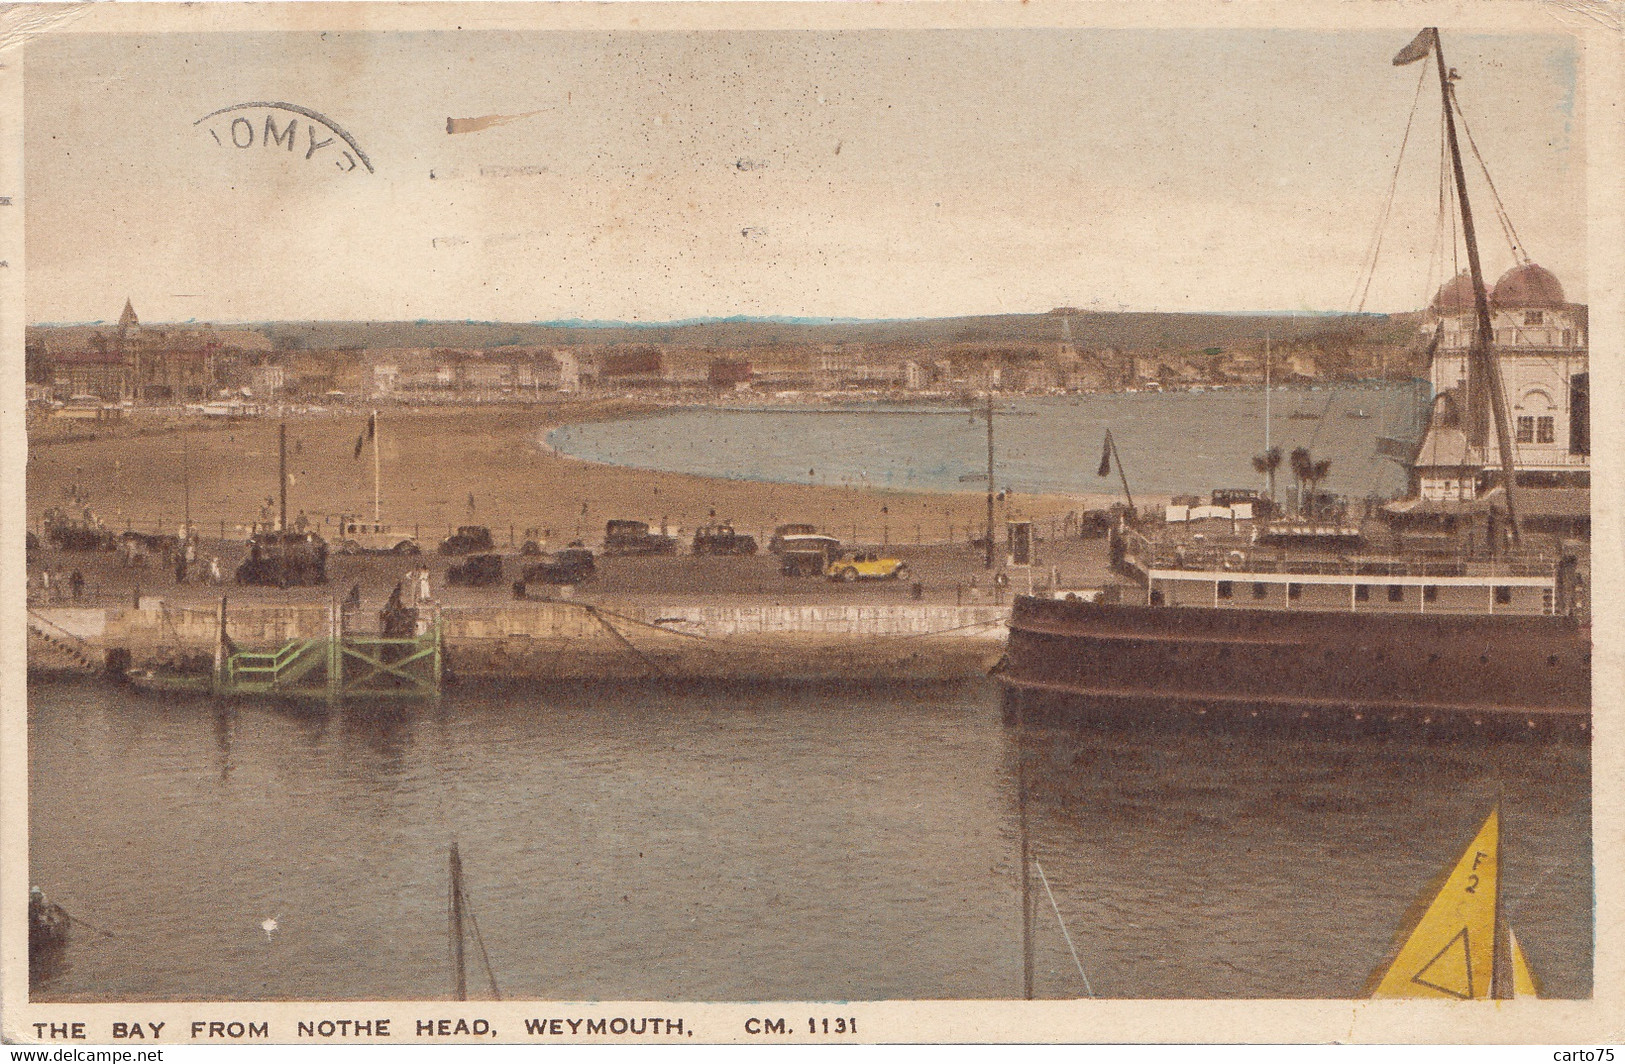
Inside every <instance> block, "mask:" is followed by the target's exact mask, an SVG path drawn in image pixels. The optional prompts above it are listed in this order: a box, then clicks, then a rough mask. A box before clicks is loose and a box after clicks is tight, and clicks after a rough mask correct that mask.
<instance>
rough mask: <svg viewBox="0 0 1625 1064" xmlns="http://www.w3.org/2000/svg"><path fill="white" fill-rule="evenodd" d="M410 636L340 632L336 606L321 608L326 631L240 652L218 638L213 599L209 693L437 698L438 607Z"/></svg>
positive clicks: (441, 655)
mask: <svg viewBox="0 0 1625 1064" xmlns="http://www.w3.org/2000/svg"><path fill="white" fill-rule="evenodd" d="M421 627H422V630H421V631H419V632H417V633H415V634H413V635H410V636H381V635H373V634H371V633H363V632H351V631H346V630H345V627H344V611H343V610H342V609H341V608H340V607H339V605H338V603H336V602H334V603H332V604H331V605H330V606H329V608H328V632H327V634H326V635H322V636H317V637H313V638H305V639H290V640H288V641H287V642H285V643H283V644H282V645H281V646H280V647H277V648H275V649H271V650H241V649H238V648H236V647H235V646H233V645H232V643H231V640H230V639H229V638H228V637H227V636H226V601H225V599H223V598H222V599H221V600H220V611H219V623H218V625H217V632H218V634H217V637H216V639H215V652H214V673H213V676H212V678H211V682H210V687H209V689H210V691H211V692H212V693H213V694H216V695H221V696H227V697H231V696H253V695H259V696H270V697H278V698H309V699H316V700H321V701H326V702H332V703H337V702H344V701H350V700H356V699H369V698H374V699H424V700H432V699H436V698H438V697H439V696H440V687H441V680H442V674H443V670H444V668H445V651H444V643H443V640H442V638H441V624H440V617H439V611H438V610H434V611H431V613H430V617H429V619H428V620H427V623H426V624H423V625H422V626H421Z"/></svg>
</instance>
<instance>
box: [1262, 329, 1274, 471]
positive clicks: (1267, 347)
mask: <svg viewBox="0 0 1625 1064" xmlns="http://www.w3.org/2000/svg"><path fill="white" fill-rule="evenodd" d="M1269 453H1270V331H1269V330H1268V329H1265V330H1264V458H1265V460H1266V461H1268V460H1269ZM1269 477H1270V475H1269V474H1268V473H1266V474H1264V479H1265V484H1266V487H1267V488H1270V489H1273V487H1274V485H1273V484H1270V483H1269ZM1270 501H1271V502H1272V503H1273V502H1274V501H1275V500H1274V498H1273V497H1272V498H1271V499H1270Z"/></svg>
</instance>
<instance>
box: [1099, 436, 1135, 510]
mask: <svg viewBox="0 0 1625 1064" xmlns="http://www.w3.org/2000/svg"><path fill="white" fill-rule="evenodd" d="M1106 442H1107V443H1109V444H1111V445H1112V459H1113V460H1114V461H1115V462H1116V463H1117V476H1118V479H1120V480H1122V482H1123V495H1124V497H1125V498H1127V499H1128V512H1129V513H1130V514H1131V515H1132V514H1133V513H1134V512H1135V510H1134V493H1133V492H1131V491H1129V490H1128V474H1127V473H1125V472H1123V456H1122V455H1120V454H1118V453H1117V440H1116V438H1115V437H1113V436H1112V430H1111V429H1107V430H1106Z"/></svg>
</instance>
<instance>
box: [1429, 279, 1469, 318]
mask: <svg viewBox="0 0 1625 1064" xmlns="http://www.w3.org/2000/svg"><path fill="white" fill-rule="evenodd" d="M1473 302H1474V301H1473V275H1472V274H1470V273H1468V272H1467V271H1466V270H1463V271H1462V272H1461V273H1458V274H1456V276H1454V277H1452V278H1451V279H1450V280H1448V281H1446V282H1445V285H1444V287H1443V288H1441V289H1439V293H1438V295H1436V296H1434V297H1433V311H1434V313H1436V314H1470V313H1472V311H1473Z"/></svg>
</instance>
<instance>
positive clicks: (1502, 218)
mask: <svg viewBox="0 0 1625 1064" xmlns="http://www.w3.org/2000/svg"><path fill="white" fill-rule="evenodd" d="M1450 102H1451V103H1452V104H1454V105H1455V108H1456V116H1457V117H1458V118H1460V119H1461V131H1462V132H1463V133H1465V134H1467V146H1468V147H1469V148H1471V149H1472V151H1473V158H1475V159H1477V160H1478V168H1479V169H1480V170H1482V171H1483V173H1484V182H1485V184H1487V185H1489V186H1490V198H1491V199H1492V200H1493V201H1494V203H1495V217H1496V219H1497V220H1498V221H1499V222H1500V223H1501V232H1502V234H1503V235H1504V236H1505V237H1506V238H1507V243H1508V244H1509V245H1511V247H1512V259H1513V261H1514V262H1518V263H1526V262H1528V261H1529V256H1528V255H1527V254H1525V253H1524V250H1523V241H1521V240H1519V239H1518V230H1517V227H1516V226H1514V225H1513V224H1512V216H1511V215H1509V214H1508V213H1507V209H1506V204H1505V203H1503V202H1501V193H1500V191H1499V190H1497V189H1496V187H1495V179H1494V178H1492V177H1491V176H1490V167H1489V164H1488V163H1486V162H1485V161H1484V156H1483V155H1482V154H1480V152H1479V150H1478V143H1477V142H1476V141H1474V140H1473V130H1472V127H1470V126H1469V125H1468V124H1467V115H1466V113H1465V112H1464V111H1462V109H1461V100H1459V99H1457V98H1456V94H1455V93H1453V92H1452V93H1451V94H1450Z"/></svg>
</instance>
